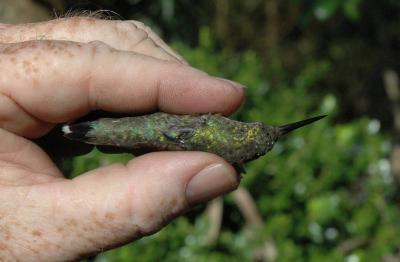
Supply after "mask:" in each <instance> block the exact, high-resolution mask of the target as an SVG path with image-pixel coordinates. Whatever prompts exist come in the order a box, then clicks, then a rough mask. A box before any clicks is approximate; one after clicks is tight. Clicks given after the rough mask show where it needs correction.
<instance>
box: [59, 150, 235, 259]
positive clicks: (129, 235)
mask: <svg viewBox="0 0 400 262" xmlns="http://www.w3.org/2000/svg"><path fill="white" fill-rule="evenodd" d="M238 183H239V177H238V175H237V174H236V172H235V169H234V168H233V167H232V166H231V165H229V164H228V163H227V162H226V161H225V160H223V159H222V158H220V157H218V156H215V155H212V154H208V153H202V152H158V153H151V154H147V155H143V156H141V157H138V158H135V159H134V160H132V161H131V162H129V163H128V164H127V165H120V164H117V165H111V166H107V167H103V168H99V169H97V170H94V171H91V172H89V173H87V174H85V175H83V176H80V177H78V178H76V179H74V180H72V181H71V183H66V185H65V186H64V188H63V189H62V191H64V192H62V195H63V196H64V197H63V198H61V200H60V199H58V206H59V207H60V209H61V210H60V211H59V214H60V215H58V217H59V219H57V220H56V221H55V222H56V223H61V224H59V225H58V227H60V226H64V227H66V228H68V226H72V227H71V228H68V230H63V232H64V235H63V234H60V241H61V243H60V244H61V245H62V246H70V247H71V248H72V250H69V252H71V251H72V252H71V253H74V254H80V255H79V256H80V257H82V256H83V255H84V254H86V255H88V254H92V253H96V252H99V251H103V250H105V249H108V248H111V247H115V246H117V245H122V244H124V243H126V242H129V241H132V240H134V239H137V238H140V237H142V236H144V235H148V234H152V233H154V232H156V231H158V230H160V229H161V228H162V227H163V226H164V225H165V224H167V223H168V222H170V220H172V219H173V218H174V217H176V216H177V215H179V214H182V213H183V212H185V211H187V210H188V209H189V208H190V207H191V206H193V205H196V204H198V203H201V202H204V201H207V200H210V199H212V198H214V197H216V196H219V195H221V194H223V193H227V192H229V191H232V190H234V189H235V188H236V187H237V186H238ZM60 201H61V202H60ZM71 253H70V254H71ZM65 255H67V254H65ZM74 258H75V257H74ZM77 258H78V257H77Z"/></svg>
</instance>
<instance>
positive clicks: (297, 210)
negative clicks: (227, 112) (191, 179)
mask: <svg viewBox="0 0 400 262" xmlns="http://www.w3.org/2000/svg"><path fill="white" fill-rule="evenodd" d="M33 3H34V4H36V5H37V6H39V7H40V8H41V9H42V10H47V11H48V10H51V9H52V8H56V10H58V12H66V11H68V10H70V8H73V9H74V10H76V9H92V10H97V9H109V10H112V11H115V12H117V13H118V14H119V15H121V17H123V18H124V19H139V20H142V21H144V22H146V23H147V24H148V25H150V26H151V27H152V28H154V29H155V30H157V31H158V32H159V34H160V35H162V36H163V38H164V39H166V40H167V41H168V42H170V43H171V44H172V45H173V47H174V48H175V49H176V50H178V51H179V52H180V53H181V54H182V55H183V56H184V57H185V58H186V59H187V60H188V61H189V62H190V64H192V65H193V66H195V67H198V68H201V69H203V70H205V71H207V72H208V73H210V74H213V75H218V76H222V77H226V78H230V79H233V80H236V81H238V82H241V83H243V84H245V85H246V86H247V87H248V88H247V94H246V96H247V97H246V102H245V104H244V105H243V107H242V108H241V110H240V111H239V112H237V113H236V114H235V115H234V117H235V118H237V119H240V120H244V121H263V122H266V123H270V124H283V123H287V122H292V121H295V120H298V119H303V118H306V117H309V116H312V115H318V114H321V113H323V114H328V115H329V117H328V118H326V119H324V120H323V121H320V122H318V124H315V125H312V126H309V127H307V128H304V129H303V130H299V131H296V133H294V134H293V135H291V136H288V137H287V138H285V139H282V141H280V142H279V143H278V144H277V145H276V146H275V148H274V150H273V151H272V152H271V153H269V154H268V155H267V156H265V157H263V158H261V159H259V160H257V161H254V162H252V163H249V164H248V165H247V168H246V169H247V174H246V175H245V176H244V177H243V180H242V185H243V186H244V187H246V188H247V189H248V190H249V192H250V193H251V195H252V197H253V198H254V201H255V204H256V207H257V209H258V211H259V213H260V214H261V217H262V226H261V227H260V228H258V229H257V230H252V229H251V225H248V222H249V221H247V220H246V217H244V216H243V215H242V213H241V212H239V210H238V208H237V206H236V203H235V199H234V198H233V197H232V195H228V196H226V197H225V199H224V215H223V218H222V219H223V220H222V227H221V231H220V233H219V237H218V239H217V242H216V243H212V244H210V242H209V241H208V236H207V232H208V229H209V227H210V223H212V221H210V218H209V216H207V212H205V211H206V208H205V207H204V206H201V207H198V208H197V209H195V210H194V211H193V212H191V213H190V214H188V215H186V216H184V217H180V218H178V219H177V220H176V221H175V222H173V223H172V224H170V225H169V226H167V227H166V228H165V229H163V230H162V231H161V232H159V233H157V234H155V235H153V236H150V237H146V238H144V239H142V240H140V241H137V242H135V243H133V244H130V245H127V246H125V247H122V248H119V249H115V250H112V251H109V252H105V253H104V254H101V255H99V256H97V257H96V258H93V260H95V261H131V260H132V258H134V259H137V260H139V261H159V260H163V261H206V260H208V261H321V260H325V261H349V262H357V261H398V260H400V249H399V247H400V237H399V236H400V223H399V222H398V221H399V217H400V208H399V199H400V198H399V196H400V195H399V192H400V191H399V188H398V187H399V179H398V177H399V175H398V174H399V171H398V170H395V169H394V168H393V165H394V163H395V162H397V161H400V160H399V159H397V160H396V159H392V160H390V155H393V152H394V150H396V147H397V143H398V142H399V137H400V136H399V129H397V127H396V121H395V120H394V119H395V118H396V110H395V109H394V108H395V107H396V106H394V105H393V103H391V100H390V99H389V98H390V97H389V96H388V94H387V92H386V91H385V90H386V89H385V81H384V79H385V74H386V73H388V72H391V73H392V75H393V74H394V76H397V72H398V71H399V66H400V65H399V61H400V60H399V58H400V56H399V51H400V48H399V47H400V46H399V44H400V42H399V40H400V31H399V30H398V28H400V16H399V14H400V2H398V1H396V0H382V1H375V0H305V1H300V0H283V1H280V0H249V1H239V0H233V1H228V0H216V1H198V2H196V4H194V2H193V1H188V0H181V1H176V0H164V1H161V0H158V1H144V0H143V1H142V0H123V1H113V0H98V1H90V2H88V1H69V0H60V1H57V0H53V1H51V0H48V1H45V0H41V1H33ZM1 8H2V7H1V4H0V14H1ZM32 19H33V20H34V18H32ZM10 20H12V19H10ZM397 88H398V86H397ZM399 90H400V89H399ZM392 100H393V99H392ZM399 100H400V99H399ZM130 157H131V156H129V155H111V156H110V155H104V154H101V153H99V152H97V151H93V152H92V153H90V154H89V155H87V156H84V157H78V158H76V159H74V160H73V162H72V174H73V175H78V174H80V173H82V172H84V171H86V170H89V169H92V168H94V167H96V166H98V165H104V164H108V163H110V162H115V161H118V162H121V161H122V162H124V161H127V160H128V159H130Z"/></svg>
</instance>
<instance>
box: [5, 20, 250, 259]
mask: <svg viewBox="0 0 400 262" xmlns="http://www.w3.org/2000/svg"><path fill="white" fill-rule="evenodd" d="M93 41H94V42H93ZM0 72H1V74H0V127H1V128H0V137H1V139H0V257H1V258H2V261H15V260H24V261H64V260H76V259H80V258H82V257H85V256H88V255H91V254H96V253H98V252H101V251H104V250H107V249H109V248H112V247H116V246H119V245H122V244H124V243H127V242H129V241H132V240H135V239H138V238H140V237H142V236H144V235H148V234H152V233H154V232H156V231H158V230H159V229H160V228H162V227H163V226H164V225H165V224H167V223H168V222H169V221H170V220H171V219H173V218H174V217H176V216H177V215H179V214H182V213H184V212H185V211H187V210H188V209H189V208H190V207H191V206H193V205H195V204H197V203H200V202H203V201H207V200H209V199H211V198H213V197H216V196H218V195H220V194H223V193H226V192H229V191H231V190H234V189H235V188H236V187H237V186H238V183H239V182H238V177H237V174H236V172H235V170H234V168H233V167H232V166H230V165H229V164H228V163H227V162H226V161H224V160H223V159H221V158H220V157H218V156H216V155H213V154H209V153H204V152H157V153H150V154H146V155H143V156H140V157H137V158H135V159H133V160H132V161H130V162H129V163H127V164H126V165H122V164H113V165H110V166H105V167H101V168H97V169H95V170H92V171H90V172H88V173H86V174H83V175H81V176H79V177H77V178H75V179H72V180H68V179H65V178H64V177H63V175H62V173H61V171H60V170H59V169H58V168H57V167H56V166H55V164H54V163H53V162H52V161H51V160H50V157H49V156H48V155H47V154H46V153H45V152H44V151H43V150H42V149H41V148H40V147H39V146H37V145H36V144H35V143H33V142H32V141H31V140H30V139H36V138H40V137H43V136H45V135H46V134H48V132H49V131H50V130H52V129H53V128H54V127H55V126H56V124H58V123H63V122H67V121H72V120H74V119H77V118H79V117H81V116H84V115H86V114H87V113H89V112H91V111H94V110H104V111H108V112H149V111H155V110H160V111H165V112H170V113H178V114H179V113H188V114H190V113H207V112H221V113H223V114H230V113H232V112H233V111H234V110H235V109H237V107H238V106H239V105H240V104H241V102H242V100H243V90H242V88H240V87H239V86H236V84H234V83H232V82H229V81H226V80H222V79H218V78H214V77H210V76H208V75H207V74H205V73H203V72H201V71H198V70H196V69H193V68H191V67H190V66H188V65H186V63H185V62H184V61H183V59H182V58H181V57H179V56H178V55H177V54H176V53H175V52H173V51H172V50H171V49H170V48H169V47H168V46H167V45H166V44H165V43H164V42H162V40H161V39H159V38H158V37H157V36H156V35H155V34H154V33H152V32H151V31H150V30H149V29H148V28H146V27H145V26H144V25H143V24H141V23H138V22H132V21H131V22H121V21H104V20H96V19H93V18H83V17H75V18H67V19H59V20H54V21H49V22H44V23H37V24H26V25H16V26H11V25H0ZM55 146H57V145H55ZM65 150H66V149H65Z"/></svg>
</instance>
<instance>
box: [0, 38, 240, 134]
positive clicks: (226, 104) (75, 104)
mask: <svg viewBox="0 0 400 262" xmlns="http://www.w3.org/2000/svg"><path fill="white" fill-rule="evenodd" d="M0 70H1V72H2V76H1V77H0V97H1V96H2V97H3V98H4V97H5V98H6V99H7V98H8V99H9V100H10V101H11V102H10V103H9V104H11V106H12V109H9V108H5V109H3V108H2V110H0V120H1V119H4V118H7V116H6V115H4V113H3V112H10V111H12V112H14V117H15V119H25V118H30V119H28V120H26V121H24V122H17V121H13V119H8V120H7V121H8V122H7V123H8V124H7V127H5V122H4V121H0V127H3V128H7V130H10V131H12V132H16V133H17V134H20V135H22V136H25V137H29V138H35V137H38V136H40V135H43V134H45V133H46V132H48V128H49V126H51V125H49V123H52V124H54V123H61V122H66V121H70V120H73V119H76V118H78V117H80V116H83V115H85V114H86V113H88V112H89V111H92V110H100V109H101V110H104V111H110V112H149V111H155V110H161V111H165V112H170V113H177V114H184V113H208V112H220V113H223V114H230V113H232V112H233V111H234V110H236V109H237V108H238V107H239V105H240V104H241V102H242V100H243V89H242V88H240V87H239V85H236V84H233V83H232V82H229V81H225V80H221V79H218V78H214V77H210V76H208V75H207V74H205V73H203V72H201V71H199V70H195V69H193V68H191V67H188V66H184V65H181V64H177V63H169V62H165V61H161V60H159V59H155V58H151V57H148V56H144V55H140V54H137V53H133V52H123V51H118V50H115V49H112V48H110V47H109V46H107V45H105V44H103V43H101V42H95V43H89V44H80V43H75V42H60V41H30V42H23V43H17V44H12V45H3V46H1V47H0ZM1 106H3V107H4V106H6V105H1ZM27 130H29V132H27Z"/></svg>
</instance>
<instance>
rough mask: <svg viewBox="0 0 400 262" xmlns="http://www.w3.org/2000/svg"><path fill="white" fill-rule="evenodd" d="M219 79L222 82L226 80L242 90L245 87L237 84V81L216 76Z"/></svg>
mask: <svg viewBox="0 0 400 262" xmlns="http://www.w3.org/2000/svg"><path fill="white" fill-rule="evenodd" d="M216 78H217V79H219V80H222V81H224V82H228V83H229V84H231V85H233V86H234V87H235V88H236V89H239V90H242V89H244V88H246V87H245V86H244V85H242V84H239V83H238V82H235V81H232V80H229V79H226V78H222V77H216Z"/></svg>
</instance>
